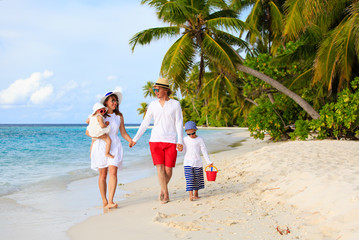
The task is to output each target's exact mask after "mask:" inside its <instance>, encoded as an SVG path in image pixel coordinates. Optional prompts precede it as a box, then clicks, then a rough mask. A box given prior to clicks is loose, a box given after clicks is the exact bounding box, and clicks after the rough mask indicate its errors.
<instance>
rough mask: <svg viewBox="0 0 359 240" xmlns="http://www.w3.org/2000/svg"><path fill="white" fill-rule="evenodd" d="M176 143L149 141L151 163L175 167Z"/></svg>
mask: <svg viewBox="0 0 359 240" xmlns="http://www.w3.org/2000/svg"><path fill="white" fill-rule="evenodd" d="M176 147H177V144H174V143H166V142H150V150H151V155H152V160H153V165H158V164H164V165H165V166H166V167H175V165H176V159H177V149H176Z"/></svg>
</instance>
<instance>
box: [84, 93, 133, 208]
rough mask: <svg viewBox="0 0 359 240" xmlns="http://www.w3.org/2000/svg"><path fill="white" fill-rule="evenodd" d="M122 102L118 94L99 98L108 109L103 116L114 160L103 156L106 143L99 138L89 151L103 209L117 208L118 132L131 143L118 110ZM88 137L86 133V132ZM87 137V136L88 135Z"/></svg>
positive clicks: (120, 151) (121, 151) (120, 159)
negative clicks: (106, 124) (95, 172)
mask: <svg viewBox="0 0 359 240" xmlns="http://www.w3.org/2000/svg"><path fill="white" fill-rule="evenodd" d="M121 100H122V94H121V93H120V92H108V93H106V94H105V96H104V97H102V98H101V100H100V102H101V103H102V104H103V105H104V106H106V107H107V108H108V110H107V113H106V115H105V122H109V123H110V124H109V126H110V127H111V129H110V132H109V136H110V138H111V140H112V144H111V150H110V153H111V155H113V156H114V158H110V157H106V156H105V149H106V142H105V141H103V140H102V139H101V138H102V137H99V138H97V140H96V141H95V142H94V143H93V146H92V150H91V168H92V169H94V170H96V171H97V170H98V171H99V179H98V185H99V189H100V193H101V197H102V202H103V206H104V207H105V208H117V204H116V203H114V202H113V198H114V196H115V192H116V187H117V169H118V168H121V167H122V158H123V149H122V144H121V141H120V138H119V137H118V130H120V133H121V136H122V137H123V138H124V139H125V140H126V141H128V142H129V143H130V144H131V142H132V139H131V137H130V136H129V135H128V134H127V132H126V129H125V124H124V120H123V115H122V113H121V112H120V111H119V110H118V106H119V105H120V103H121ZM86 135H88V132H86ZM88 136H89V135H88ZM107 174H108V175H109V182H108V199H107V196H106V190H107V182H106V180H107Z"/></svg>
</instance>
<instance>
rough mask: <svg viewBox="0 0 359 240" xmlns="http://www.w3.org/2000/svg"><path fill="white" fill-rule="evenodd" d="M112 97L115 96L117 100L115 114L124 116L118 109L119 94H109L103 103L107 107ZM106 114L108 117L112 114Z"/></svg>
mask: <svg viewBox="0 0 359 240" xmlns="http://www.w3.org/2000/svg"><path fill="white" fill-rule="evenodd" d="M110 97H113V98H114V99H115V100H116V101H117V106H116V108H115V110H114V112H115V114H116V115H118V116H121V117H122V113H121V112H120V110H118V106H119V104H118V98H117V95H116V94H111V95H110V96H108V97H107V98H106V99H105V101H104V102H103V105H104V106H105V107H107V101H108V100H109V98H110ZM105 116H106V117H110V115H108V114H107V113H106V114H105Z"/></svg>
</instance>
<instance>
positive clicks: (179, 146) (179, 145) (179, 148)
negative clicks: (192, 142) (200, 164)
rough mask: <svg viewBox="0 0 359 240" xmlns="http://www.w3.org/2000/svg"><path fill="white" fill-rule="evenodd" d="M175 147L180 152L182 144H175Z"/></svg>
mask: <svg viewBox="0 0 359 240" xmlns="http://www.w3.org/2000/svg"><path fill="white" fill-rule="evenodd" d="M176 149H177V151H180V152H182V151H183V145H182V144H177V147H176Z"/></svg>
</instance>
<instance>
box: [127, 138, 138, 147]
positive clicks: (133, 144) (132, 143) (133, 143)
mask: <svg viewBox="0 0 359 240" xmlns="http://www.w3.org/2000/svg"><path fill="white" fill-rule="evenodd" d="M135 145H136V142H134V141H132V139H131V141H130V142H129V143H128V146H129V147H130V148H132V147H133V146H135Z"/></svg>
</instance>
